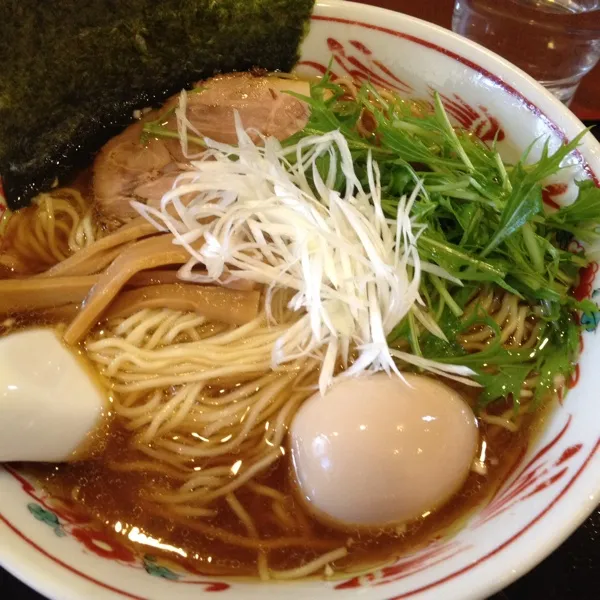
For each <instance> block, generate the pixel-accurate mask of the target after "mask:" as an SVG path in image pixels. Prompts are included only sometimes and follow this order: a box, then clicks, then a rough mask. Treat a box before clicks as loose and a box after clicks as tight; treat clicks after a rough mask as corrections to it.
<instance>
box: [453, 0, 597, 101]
mask: <svg viewBox="0 0 600 600" xmlns="http://www.w3.org/2000/svg"><path fill="white" fill-rule="evenodd" d="M452 29H453V30H454V31H455V32H456V33H460V34H461V35H463V36H465V37H467V38H469V39H471V40H473V41H475V42H478V43H479V44H481V45H483V46H486V47H487V48H489V49H490V50H493V51H494V52H496V53H498V54H500V55H501V56H503V57H504V58H506V59H507V60H509V61H511V62H512V63H513V64H515V65H517V66H518V67H521V68H522V69H523V70H524V71H526V72H527V73H529V74H530V75H531V76H532V77H534V78H535V79H537V80H538V81H539V82H540V83H541V84H542V85H543V86H545V87H546V88H548V89H549V90H550V91H551V92H552V93H553V94H554V95H556V96H557V97H558V98H559V99H560V100H562V101H563V102H564V103H565V104H567V105H568V104H569V103H570V102H571V100H572V99H573V96H574V94H575V91H576V90H577V86H578V85H579V82H580V81H581V78H582V77H583V76H584V75H585V74H586V73H587V72H588V71H590V70H591V69H592V68H593V67H594V65H595V64H596V63H597V62H598V59H599V58H600V0H456V4H455V6H454V15H453V17H452Z"/></svg>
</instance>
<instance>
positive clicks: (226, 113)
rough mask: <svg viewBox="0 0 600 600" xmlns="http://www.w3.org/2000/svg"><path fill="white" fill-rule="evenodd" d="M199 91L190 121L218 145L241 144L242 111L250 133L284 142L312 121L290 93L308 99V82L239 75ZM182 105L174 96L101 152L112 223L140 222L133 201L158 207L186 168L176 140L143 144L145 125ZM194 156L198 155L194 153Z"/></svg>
mask: <svg viewBox="0 0 600 600" xmlns="http://www.w3.org/2000/svg"><path fill="white" fill-rule="evenodd" d="M198 86H200V87H201V91H197V92H193V93H189V94H188V96H187V117H188V119H189V120H190V122H191V123H192V125H193V126H194V127H195V128H196V129H197V130H198V131H199V132H200V133H201V135H203V136H204V137H209V138H211V139H214V140H216V141H219V142H224V143H229V144H235V143H236V141H237V136H236V133H235V126H234V118H233V116H234V111H238V113H239V115H240V117H241V120H242V123H243V125H244V128H245V129H250V130H256V131H258V132H260V133H261V134H263V135H266V136H275V137H276V138H278V139H280V140H283V139H285V138H287V137H289V136H290V135H292V134H294V133H296V132H297V131H299V130H300V129H302V128H303V127H304V125H305V124H306V122H307V120H308V114H309V111H308V107H307V105H306V104H305V103H304V102H302V101H300V100H298V99H296V98H294V97H293V96H290V95H289V94H286V93H285V91H287V90H291V91H294V92H297V93H299V94H303V95H308V93H309V86H308V83H306V82H304V81H299V80H293V79H284V78H281V77H275V76H267V77H257V76H254V75H252V74H249V73H235V74H230V75H221V76H218V77H214V78H212V79H209V80H207V81H205V82H201V83H199V84H198ZM178 101H179V98H178V96H173V97H172V98H170V99H169V100H168V101H167V102H166V103H165V105H164V106H163V108H162V109H160V110H159V111H152V112H150V113H148V114H146V115H145V116H144V118H143V119H142V120H141V121H140V122H138V123H135V124H133V125H130V126H129V127H128V128H127V129H126V130H125V131H124V132H123V133H121V134H120V135H118V136H116V137H114V138H113V139H112V140H110V141H109V142H108V143H107V144H106V145H105V146H104V147H103V148H102V149H101V150H100V153H99V154H98V156H97V157H96V160H95V162H94V195H95V200H96V204H97V207H98V210H99V212H100V214H101V215H102V216H103V218H104V219H106V220H107V221H113V222H120V223H123V222H125V221H127V220H129V219H131V218H132V217H134V216H136V214H137V213H136V212H135V211H134V210H133V209H132V208H131V205H130V201H131V200H139V201H141V202H144V203H148V204H152V205H156V204H158V202H159V201H160V199H161V198H162V196H163V194H164V193H165V192H166V191H168V190H169V189H170V188H171V187H172V185H173V182H174V180H175V178H176V177H177V175H178V174H179V173H180V172H181V171H182V169H183V168H184V166H183V164H182V163H185V162H187V159H186V158H185V156H184V155H183V153H182V150H181V146H180V144H179V142H178V141H177V140H169V139H151V140H148V141H146V142H145V143H144V142H142V139H141V134H142V129H143V125H144V123H145V122H147V121H151V120H155V119H157V118H158V117H159V116H160V115H162V114H168V112H169V111H170V109H172V108H173V107H176V106H177V103H178ZM166 126H167V127H169V128H170V129H173V130H174V131H176V130H177V122H176V119H175V116H174V115H172V114H171V116H169V117H168V119H167V121H166ZM254 135H255V134H254ZM190 152H193V153H196V152H197V150H196V149H195V148H192V147H190Z"/></svg>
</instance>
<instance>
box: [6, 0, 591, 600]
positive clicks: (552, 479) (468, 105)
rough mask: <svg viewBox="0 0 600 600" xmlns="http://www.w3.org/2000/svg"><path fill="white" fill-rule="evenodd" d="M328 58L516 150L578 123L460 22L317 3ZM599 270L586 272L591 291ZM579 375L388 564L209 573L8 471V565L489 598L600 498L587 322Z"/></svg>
mask: <svg viewBox="0 0 600 600" xmlns="http://www.w3.org/2000/svg"><path fill="white" fill-rule="evenodd" d="M332 55H333V57H334V62H333V70H334V71H335V72H336V73H338V74H340V75H341V74H346V75H351V76H353V77H356V78H359V79H364V78H370V79H371V80H372V81H373V82H374V83H376V84H381V85H383V86H386V87H389V88H391V89H394V90H398V91H399V92H401V93H404V94H407V95H412V96H419V97H426V98H427V97H430V96H431V92H432V90H434V89H435V90H438V91H439V92H440V93H441V94H443V97H444V99H445V103H446V108H447V110H448V112H449V113H450V114H451V115H452V117H453V119H454V120H455V121H456V123H458V124H460V125H462V126H464V127H467V128H470V129H472V130H473V131H474V132H476V133H477V135H479V136H480V137H481V138H483V139H484V140H493V139H494V137H497V139H498V141H499V148H500V150H501V152H502V153H503V155H504V156H505V157H507V158H509V159H514V158H515V157H516V156H517V155H518V154H519V153H520V152H521V151H522V150H523V149H524V148H525V147H526V146H527V145H529V144H530V142H531V141H532V140H533V139H535V138H538V137H542V138H546V137H548V136H549V137H550V139H551V140H552V146H553V147H556V146H558V145H559V144H561V143H563V142H564V140H566V139H571V138H573V137H574V136H575V135H576V134H577V133H579V132H580V131H581V129H582V124H581V123H580V122H579V121H578V120H577V119H576V118H575V117H574V116H573V115H572V114H571V113H570V112H569V110H568V109H567V108H565V106H563V105H562V104H561V103H560V102H558V101H557V100H556V99H554V98H553V97H552V96H551V95H550V94H549V93H548V92H546V91H545V90H544V89H543V88H542V87H541V86H539V85H538V84H537V83H535V82H534V81H533V80H532V79H531V78H529V77H528V76H527V75H525V74H524V73H522V72H521V71H520V70H518V69H516V68H515V67H513V66H512V65H510V64H509V63H507V62H506V61H504V60H502V59H500V58H499V57H497V56H495V55H494V54H492V53H490V52H489V51H487V50H485V49H484V48H481V47H480V46H477V45H476V44H473V43H471V42H469V41H467V40H464V39H462V38H460V37H458V36H456V35H454V34H453V33H451V32H449V31H446V30H444V29H441V28H439V27H436V26H433V25H430V24H429V23H425V22H423V21H419V20H417V19H413V18H410V17H407V16H404V15H402V14H398V13H394V12H390V11H386V10H381V9H377V8H372V7H369V6H363V5H359V4H351V3H347V2H343V1H340V0H323V1H321V2H318V4H317V7H316V9H315V12H314V16H313V19H312V23H311V27H310V32H309V34H308V36H307V37H306V39H305V40H304V43H303V45H302V59H301V63H300V65H299V70H301V71H302V72H305V73H311V74H314V73H319V72H322V71H323V70H324V68H325V66H326V65H327V64H328V63H329V60H330V57H331V56H332ZM572 163H573V164H572V166H571V167H569V168H568V169H565V170H564V171H562V172H561V174H560V176H559V177H557V178H555V179H554V180H553V181H552V182H549V183H551V184H552V187H550V188H549V192H548V194H549V196H550V197H552V198H553V199H554V200H556V201H558V202H561V201H563V200H568V198H569V195H570V193H571V192H572V188H573V181H574V180H575V179H576V178H579V179H581V178H583V177H594V178H596V182H597V183H598V179H597V177H598V176H599V175H600V146H599V145H598V143H597V142H596V141H595V140H594V139H593V137H592V136H591V135H588V136H586V138H585V139H584V142H583V144H582V146H581V149H580V152H579V153H577V154H576V155H575V156H574V157H573V160H572ZM596 271H597V267H594V268H593V269H590V270H589V271H588V272H587V273H586V274H585V277H584V278H583V282H582V286H581V290H580V291H582V292H583V293H585V294H587V295H589V294H591V293H592V290H593V289H594V287H595V285H596V279H597V278H596V276H595V274H596ZM583 344H584V351H583V355H582V358H581V362H580V368H579V371H578V378H577V381H574V382H572V383H573V384H575V383H576V385H573V386H572V387H573V389H572V390H571V391H570V393H569V394H568V395H567V397H566V399H565V400H564V402H563V403H562V404H560V405H558V406H557V407H556V410H554V412H553V413H552V416H551V418H550V419H549V422H548V425H547V427H546V429H545V432H544V434H543V435H542V436H541V437H540V438H539V439H538V440H537V441H536V442H535V444H534V445H533V447H531V449H530V450H529V451H528V452H527V454H526V455H525V456H523V457H522V460H521V461H520V463H519V465H518V467H517V468H516V469H515V470H514V472H513V473H512V475H511V476H510V477H509V478H508V480H507V481H506V483H505V484H504V485H503V486H502V488H501V490H500V491H499V493H498V494H497V496H496V497H495V498H494V499H493V500H492V501H491V503H490V504H488V505H487V506H483V507H481V509H480V510H479V512H478V513H477V514H476V515H475V516H474V517H473V518H472V519H471V520H470V521H469V522H468V523H467V525H466V526H465V527H464V529H463V530H462V531H461V532H460V533H459V534H458V535H456V536H455V537H453V538H451V539H442V540H439V541H437V542H435V543H432V544H431V545H430V546H428V547H426V548H424V549H422V550H420V551H419V552H416V553H415V554H413V555H411V556H406V557H404V558H403V559H401V560H400V561H399V562H398V563H396V564H395V565H393V566H389V567H386V568H383V569H380V570H378V571H376V572H375V573H373V574H371V575H367V576H363V577H360V578H354V579H350V580H348V581H337V582H327V583H323V582H316V581H304V582H298V583H293V584H269V585H277V587H276V588H273V587H270V588H266V587H265V585H263V584H259V583H249V582H241V581H235V580H231V581H220V580H211V579H207V578H206V577H201V576H197V575H194V574H190V573H184V572H182V571H180V570H178V569H177V566H176V565H172V564H166V563H165V562H164V561H162V560H161V561H160V562H157V561H156V560H155V559H153V558H152V556H151V548H149V553H148V555H147V556H145V557H143V558H137V557H135V556H133V555H132V554H131V552H130V551H129V550H127V549H126V548H124V547H122V546H120V545H118V544H117V543H115V541H114V540H113V539H111V538H109V537H107V536H106V535H105V534H103V533H101V532H99V531H97V530H94V528H93V527H92V526H90V525H89V524H87V523H82V522H80V521H78V519H77V517H75V516H74V515H72V514H71V513H70V512H69V511H68V510H66V509H57V508H56V507H55V506H54V505H53V504H51V502H50V501H49V499H48V498H47V497H46V495H45V493H44V492H43V491H42V490H40V489H37V488H35V487H33V486H32V485H30V484H29V483H27V482H26V481H24V480H23V479H21V478H20V476H19V475H18V474H17V473H14V472H11V471H9V470H2V469H0V563H1V564H2V565H3V566H4V567H5V568H7V569H9V570H10V571H12V572H13V573H14V574H15V575H16V576H17V577H20V578H21V579H22V580H23V581H25V582H26V583H28V584H29V585H30V586H32V587H34V588H36V589H37V590H38V591H40V592H41V593H42V594H44V595H46V596H48V597H50V598H53V599H56V600H84V599H86V600H87V599H89V598H94V599H96V600H108V599H110V600H115V599H118V598H130V599H137V600H141V599H148V600H159V599H160V600H162V599H164V598H172V599H173V600H188V599H192V598H193V599H194V600H199V599H204V598H213V597H214V598H223V599H224V600H241V599H242V598H243V599H252V598H256V599H258V598H264V596H265V594H266V593H272V594H276V595H277V597H278V598H280V599H290V600H300V599H307V598H315V597H319V598H332V599H334V600H342V599H344V598H358V597H360V598H361V599H363V600H381V599H391V598H394V599H396V600H400V599H404V598H412V599H414V600H417V599H418V600H425V599H432V598H444V599H445V600H451V599H460V600H467V599H470V598H482V597H485V596H488V595H490V594H491V593H493V592H494V591H496V590H498V589H499V588H501V587H503V586H505V585H507V584H508V583H510V582H511V581H512V580H514V579H516V578H517V577H519V576H520V575H522V574H524V573H525V572H526V571H528V570H529V569H530V568H532V567H533V566H534V565H535V564H536V563H538V562H539V561H540V560H542V559H543V558H544V557H545V556H546V555H547V554H549V553H550V552H551V551H552V550H554V548H556V547H557V546H558V545H559V544H560V543H561V542H562V541H563V540H564V539H565V538H566V537H567V536H568V535H569V534H570V533H571V532H572V531H573V530H574V529H575V528H576V527H577V526H578V525H579V524H580V523H581V522H582V521H583V520H584V519H585V517H586V516H587V515H588V514H589V513H590V512H591V511H592V510H593V509H594V507H595V506H596V504H597V503H598V501H599V500H600V496H599V493H600V452H597V449H598V446H599V444H600V403H599V402H598V396H599V395H600V392H599V391H598V390H599V388H600V372H599V371H598V370H597V366H596V367H594V365H598V364H599V363H600V340H598V338H597V337H596V336H595V335H594V334H592V333H590V334H587V335H584V338H583Z"/></svg>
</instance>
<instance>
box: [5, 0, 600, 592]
mask: <svg viewBox="0 0 600 600" xmlns="http://www.w3.org/2000/svg"><path fill="white" fill-rule="evenodd" d="M353 15H354V17H355V18H350V17H351V16H353ZM369 17H371V18H374V17H379V18H381V17H386V20H387V21H388V22H389V24H390V25H389V27H382V26H379V25H374V24H369V23H365V22H362V23H361V22H360V21H359V20H357V19H359V18H360V19H362V18H364V19H365V20H366V21H368V20H369ZM319 20H330V21H334V22H338V23H345V24H362V25H363V26H366V27H367V28H369V29H372V30H374V31H379V32H382V33H388V34H390V35H394V36H397V37H402V38H405V39H408V40H411V41H413V42H417V43H419V44H421V45H424V46H426V47H429V48H431V49H433V50H436V51H438V52H440V53H442V54H444V55H446V56H448V57H450V58H452V59H454V60H457V61H459V62H461V63H462V64H463V65H465V66H466V67H468V68H470V69H473V70H475V71H477V72H479V73H481V74H482V75H483V76H484V77H486V79H489V80H491V81H494V82H495V83H496V84H497V85H498V86H500V87H502V88H503V89H504V90H505V91H506V92H507V93H509V94H510V95H511V96H513V97H514V98H516V99H517V100H518V101H519V102H520V103H522V104H524V105H526V106H527V107H528V109H529V110H530V111H531V112H533V113H534V114H535V115H536V117H537V118H540V119H542V120H543V121H544V122H545V123H546V125H547V126H548V127H549V128H551V129H552V130H553V131H554V132H555V133H556V134H557V135H558V136H560V137H561V138H562V139H563V140H566V139H569V138H571V137H573V136H574V135H576V134H577V133H578V132H579V131H581V130H582V129H583V127H584V126H583V124H582V123H581V121H580V120H579V119H578V118H577V117H576V116H575V115H573V113H571V111H570V110H569V109H568V108H567V107H566V106H564V105H563V104H562V103H561V102H560V101H559V100H558V99H556V98H555V97H554V96H552V94H551V93H550V92H548V91H547V90H546V89H545V88H543V87H542V86H541V85H540V84H539V83H538V82H536V81H535V80H534V79H533V78H531V77H530V76H529V75H527V74H526V73H524V72H523V71H522V70H521V69H519V68H517V67H515V66H514V65H512V64H511V63H509V62H508V61H506V60H505V59H503V58H501V57H500V56H498V55H496V54H495V53H493V52H491V51H490V50H487V49H486V48H484V47H482V46H480V45H479V44H476V43H474V42H471V41H470V40H467V39H465V38H462V37H460V36H459V35H457V34H455V33H454V32H452V31H450V30H448V29H445V28H443V27H440V26H438V25H434V24H432V23H429V22H427V21H424V20H422V19H418V18H415V17H411V16H408V15H405V14H403V13H400V12H396V11H393V10H388V9H384V8H380V7H376V6H371V5H365V4H360V3H354V2H347V1H346V0H318V1H317V2H316V4H315V9H314V12H313V15H312V17H311V21H319ZM402 24H409V25H413V26H415V27H416V28H417V29H419V30H420V31H419V35H421V34H423V36H424V37H423V38H419V37H416V36H415V35H410V34H407V33H402V32H400V31H398V30H394V29H392V27H394V26H396V27H398V28H400V27H401V26H402ZM433 37H435V41H432V40H431V39H430V38H433ZM442 44H445V46H443V45H442ZM467 56H468V57H469V58H467ZM474 61H479V62H474ZM496 73H501V74H502V77H500V76H499V75H497V74H496ZM519 89H522V90H523V92H520V91H518V90H519ZM531 97H535V102H534V101H532V100H530V98H531ZM580 150H581V151H579V150H578V151H577V153H578V160H579V162H580V165H581V166H582V167H583V169H584V170H585V171H586V172H587V173H588V174H589V176H590V177H591V178H592V179H593V180H594V181H595V183H596V185H598V186H599V187H600V179H599V175H600V143H598V142H597V141H596V140H595V138H594V137H593V136H592V134H591V133H588V134H587V135H586V136H585V137H584V138H583V140H582V145H581V147H580ZM599 444H600V442H597V443H596V446H595V447H594V449H593V450H592V453H591V454H590V456H589V457H588V459H587V461H586V463H585V464H584V465H583V466H582V467H581V469H580V470H579V471H578V472H577V473H576V475H575V477H574V478H573V479H572V481H571V484H572V483H574V481H575V479H576V478H577V477H578V476H579V475H580V474H581V473H582V472H583V470H584V468H585V466H586V465H587V464H588V463H589V462H590V461H591V459H592V458H593V455H594V452H595V451H596V449H597V448H598V446H599ZM0 470H2V467H0ZM597 470H598V471H599V472H600V469H597ZM589 484H590V487H593V489H591V490H590V491H589V493H587V494H586V495H585V501H582V503H581V506H580V508H579V511H578V512H577V513H575V512H569V513H567V515H569V516H566V517H563V518H561V519H560V522H559V526H558V528H555V529H554V530H553V532H552V534H551V536H549V537H548V540H546V541H545V542H544V544H543V545H536V546H535V547H534V548H533V549H532V551H531V552H530V553H528V555H527V556H526V557H525V558H524V559H523V557H515V558H514V559H511V560H510V561H509V563H510V566H508V567H507V568H506V569H504V570H503V572H502V573H501V574H500V575H499V577H497V578H496V579H495V580H494V581H493V582H492V581H487V582H483V581H482V582H481V583H480V584H476V585H474V586H473V587H472V588H471V589H469V590H468V591H467V592H466V594H465V595H463V596H462V597H463V598H465V599H468V598H473V599H474V598H481V597H482V594H490V593H494V592H495V591H498V590H499V589H501V588H503V587H505V586H506V585H508V584H509V583H510V582H512V581H514V580H515V579H517V578H518V577H521V576H522V575H524V574H525V573H527V572H528V571H529V570H530V569H531V568H533V567H534V566H535V565H536V564H538V563H539V562H540V561H541V560H543V559H544V558H545V557H546V556H547V555H549V554H550V553H551V552H552V551H554V550H555V549H556V548H557V547H558V546H559V545H560V544H561V543H562V542H563V541H564V540H565V539H566V538H567V537H568V536H569V535H570V534H571V533H572V532H573V531H574V530H575V529H576V528H577V527H578V526H579V525H580V524H581V523H582V522H583V521H584V520H585V519H586V518H587V516H588V515H589V514H590V513H591V512H592V511H593V510H594V509H595V507H596V505H597V502H598V499H599V498H600V477H599V478H598V481H597V482H596V484H595V485H594V483H593V482H592V481H591V479H590V482H589ZM568 489H569V487H567V488H565V489H564V490H563V491H562V492H561V494H560V495H559V498H560V497H562V495H564V494H565V493H566V492H567V491H568ZM582 499H583V493H582ZM549 508H550V507H548V510H549ZM546 512H547V510H544V511H543V513H542V514H541V515H540V517H538V518H537V519H536V521H537V520H539V518H541V516H543V515H544V514H545V513H546ZM0 524H3V525H1V526H4V525H6V526H7V527H8V528H9V529H12V530H13V533H14V536H20V537H21V538H23V539H22V540H16V539H15V538H14V536H12V535H11V534H9V535H7V536H2V537H1V538H0V565H2V566H3V567H4V568H5V569H6V570H7V571H8V572H11V573H12V574H14V575H15V576H16V577H18V578H19V579H21V581H23V582H24V583H26V584H27V585H29V586H31V587H33V588H34V589H35V590H37V591H38V592H39V593H40V594H43V595H45V596H49V597H51V598H56V600H70V599H73V600H76V599H77V598H82V597H87V594H88V593H89V592H93V591H94V590H95V593H96V597H113V596H106V593H114V594H115V597H116V596H117V595H118V596H122V595H124V594H125V595H126V596H128V597H135V596H131V595H130V594H128V593H126V592H123V591H120V590H118V589H116V588H112V587H111V586H108V585H106V584H104V583H103V582H100V581H98V580H96V579H94V578H93V577H91V576H89V575H86V574H84V573H82V572H79V571H78V570H77V569H74V568H73V567H70V566H69V565H67V564H66V563H64V562H63V561H61V560H60V559H58V558H57V557H54V556H51V555H50V554H49V553H47V552H45V551H44V550H43V549H42V548H40V547H39V546H37V544H35V542H34V541H33V540H28V538H26V536H24V535H23V534H22V533H20V532H19V531H18V530H17V529H16V528H15V527H14V526H12V525H11V524H10V523H9V522H8V521H7V520H6V519H4V517H3V516H2V514H0ZM11 537H12V538H13V543H11ZM23 540H27V542H25V541H23ZM21 542H22V543H21ZM25 543H27V544H28V545H29V546H32V547H33V549H35V551H36V552H37V553H38V554H37V555H36V559H35V560H34V559H33V558H31V556H29V555H30V554H31V550H32V548H31V547H25V546H24V544H25ZM39 553H42V554H44V555H45V556H46V557H47V558H48V559H49V560H50V561H52V563H53V564H51V565H50V564H48V567H50V566H51V568H44V569H40V568H39V567H38V566H37V564H36V562H37V558H38V557H39ZM44 562H45V561H44ZM473 566H475V565H473ZM468 567H469V570H470V569H471V568H472V566H471V565H468ZM65 569H67V570H68V571H70V572H69V573H66V574H65V572H64V570H65ZM463 572H464V569H462V570H460V571H459V572H457V573H454V574H453V575H451V577H452V578H454V577H456V576H458V575H461V574H462V573H463ZM65 575H67V576H65ZM76 576H77V577H83V578H84V580H85V581H84V580H81V579H80V580H79V581H78V582H76V581H75V577H76ZM447 579H448V578H444V582H445V581H446V580H447ZM433 583H434V585H437V584H439V583H442V582H441V581H440V582H437V583H436V582H433ZM98 585H100V586H102V587H103V588H105V589H104V590H103V593H102V594H98V592H99V591H100V590H99V589H98V587H97V586H98ZM428 587H429V586H428ZM386 589H388V590H389V593H388V594H387V595H391V594H393V593H394V592H393V590H394V585H393V584H392V585H390V586H389V587H386ZM80 594H81V595H80ZM384 595H386V594H384Z"/></svg>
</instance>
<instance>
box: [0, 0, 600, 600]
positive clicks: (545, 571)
mask: <svg viewBox="0 0 600 600" xmlns="http://www.w3.org/2000/svg"><path fill="white" fill-rule="evenodd" d="M361 1H362V2H364V3H366V4H375V5H379V6H385V7H386V8H392V9H396V10H401V11H402V12H406V13H408V14H412V15H414V16H417V17H421V18H425V19H427V20H430V21H434V22H436V23H438V24H440V25H444V26H449V23H450V16H451V14H452V5H453V1H452V0H420V1H415V0H361ZM571 108H572V109H573V110H574V112H575V113H577V114H578V115H579V116H580V117H581V118H584V119H585V118H590V117H593V118H595V119H598V121H596V122H595V123H594V122H593V121H588V122H586V125H593V124H597V127H596V131H594V134H595V135H596V137H598V138H599V139H600V64H599V65H598V66H597V67H596V69H595V70H594V71H592V73H590V75H588V80H587V81H586V80H584V82H583V83H582V85H581V89H580V90H579V92H578V94H577V97H576V98H575V102H574V104H573V106H572V107H571ZM533 599H535V600H537V599H539V600H598V599H600V508H598V509H597V510H596V511H595V512H594V514H593V515H592V516H591V517H590V518H589V519H588V520H587V521H586V522H585V523H584V524H583V525H582V526H581V527H580V528H579V529H578V530H577V531H576V532H575V533H574V534H573V535H572V536H571V537H570V538H569V539H568V540H567V541H566V542H565V543H564V544H563V545H562V546H561V547H560V548H559V549H558V550H556V552H554V553H553V554H552V555H550V556H549V557H548V558H547V559H546V560H545V561H544V562H542V563H541V564H540V565H539V566H537V567H536V568H535V569H533V571H531V572H530V573H529V574H527V575H525V577H522V578H521V579H519V580H518V581H517V582H515V583H513V584H512V585H511V586H509V587H508V588H506V589H505V590H504V591H502V592H500V593H499V594H496V595H495V596H494V597H493V598H492V599H490V600H533ZM0 600H44V598H43V596H40V595H39V594H37V593H36V592H34V591H33V590H31V589H30V588H28V587H27V586H26V585H24V584H23V583H21V582H20V581H18V580H17V579H15V578H14V577H13V576H12V575H10V574H9V573H7V572H6V571H4V570H3V569H1V568H0ZM58 600H61V599H60V598H59V599H58Z"/></svg>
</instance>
